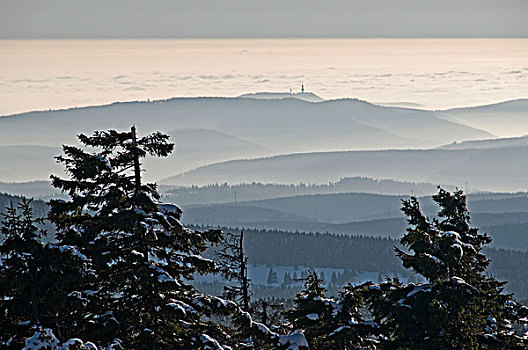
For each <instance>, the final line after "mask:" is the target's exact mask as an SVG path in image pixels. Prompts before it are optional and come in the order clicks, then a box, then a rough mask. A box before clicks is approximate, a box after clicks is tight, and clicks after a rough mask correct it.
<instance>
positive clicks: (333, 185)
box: [161, 177, 436, 205]
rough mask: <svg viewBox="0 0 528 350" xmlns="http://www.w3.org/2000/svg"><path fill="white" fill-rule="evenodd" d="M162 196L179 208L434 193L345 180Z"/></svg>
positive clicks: (196, 189) (431, 188)
mask: <svg viewBox="0 0 528 350" xmlns="http://www.w3.org/2000/svg"><path fill="white" fill-rule="evenodd" d="M161 189H162V190H164V191H165V195H166V196H167V197H168V198H169V199H170V200H172V201H175V202H178V203H180V204H181V205H191V204H209V203H230V202H234V201H235V192H236V200H238V201H249V200H257V199H269V198H276V197H284V196H297V195H304V194H330V193H341V192H366V193H379V194H392V195H395V194H396V195H403V194H415V195H428V194H432V193H434V192H435V190H436V185H433V184H429V183H415V182H403V181H395V180H389V179H381V180H378V179H372V178H368V177H345V178H342V179H341V180H339V181H337V182H329V183H327V184H303V183H301V184H295V185H294V184H287V185H286V184H263V183H257V182H253V183H243V184H228V183H222V184H211V185H205V186H189V187H187V186H178V187H172V186H161Z"/></svg>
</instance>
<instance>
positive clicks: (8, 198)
mask: <svg viewBox="0 0 528 350" xmlns="http://www.w3.org/2000/svg"><path fill="white" fill-rule="evenodd" d="M22 200H23V197H21V196H13V195H9V194H5V193H0V213H2V214H3V213H5V212H6V208H7V207H10V206H11V205H13V206H14V207H16V206H17V205H18V203H20V202H22ZM31 207H32V208H33V214H34V215H35V217H44V216H46V214H47V213H48V207H47V205H46V203H45V202H44V201H41V200H33V201H32V202H31Z"/></svg>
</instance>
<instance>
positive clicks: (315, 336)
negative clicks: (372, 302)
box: [286, 271, 372, 350]
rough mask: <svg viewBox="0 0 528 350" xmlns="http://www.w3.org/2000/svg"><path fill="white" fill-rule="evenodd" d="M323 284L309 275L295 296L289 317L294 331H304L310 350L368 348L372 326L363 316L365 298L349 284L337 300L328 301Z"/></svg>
mask: <svg viewBox="0 0 528 350" xmlns="http://www.w3.org/2000/svg"><path fill="white" fill-rule="evenodd" d="M322 283H323V281H322V280H321V279H320V278H319V277H318V276H317V273H316V272H315V271H312V272H309V273H308V276H307V278H306V281H305V284H304V289H303V290H302V291H301V292H300V293H299V294H298V295H297V296H296V297H295V299H294V308H293V309H292V310H289V311H287V312H286V318H287V319H288V320H289V321H290V322H291V324H292V327H293V329H294V330H303V331H304V334H305V336H306V339H307V340H308V343H309V345H310V349H317V350H323V349H338V350H340V349H366V348H368V347H369V346H371V345H372V342H371V340H370V339H369V338H368V334H370V333H372V330H371V327H370V325H368V324H367V323H365V322H364V321H363V319H362V318H361V315H360V311H359V309H360V307H361V305H362V299H361V295H360V293H359V292H358V291H357V290H356V288H355V287H353V286H351V285H348V286H347V287H345V288H344V290H343V291H342V292H341V294H340V295H339V297H338V298H337V299H332V298H327V297H326V296H325V293H326V289H325V288H324V287H323V284H322Z"/></svg>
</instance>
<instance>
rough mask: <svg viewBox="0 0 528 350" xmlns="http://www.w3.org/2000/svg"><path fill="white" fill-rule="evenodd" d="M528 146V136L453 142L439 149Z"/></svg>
mask: <svg viewBox="0 0 528 350" xmlns="http://www.w3.org/2000/svg"><path fill="white" fill-rule="evenodd" d="M522 146H528V135H524V136H519V137H505V138H499V139H485V140H474V141H462V142H453V143H450V144H448V145H443V146H440V147H438V149H447V150H454V149H468V148H470V149H483V148H502V147H522Z"/></svg>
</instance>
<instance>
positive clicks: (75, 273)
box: [0, 198, 90, 349]
mask: <svg viewBox="0 0 528 350" xmlns="http://www.w3.org/2000/svg"><path fill="white" fill-rule="evenodd" d="M38 221H40V220H38V219H35V218H34V217H33V211H32V209H31V201H28V200H26V199H25V198H24V199H23V201H22V202H21V203H19V204H18V210H17V208H16V207H15V206H14V205H13V204H11V206H10V207H8V208H7V213H6V214H5V215H4V219H3V220H2V223H1V230H0V231H1V234H2V236H3V239H2V241H1V244H0V315H1V317H0V348H1V347H6V348H19V349H20V348H22V346H23V344H24V340H25V339H26V338H28V337H29V336H30V335H31V334H32V333H33V332H34V330H35V329H38V328H40V327H53V328H54V329H56V332H57V333H58V334H60V335H61V336H62V337H64V338H65V339H68V337H70V336H72V335H77V334H78V332H81V331H82V330H80V329H79V328H78V327H77V320H80V319H82V318H83V317H84V316H85V314H83V313H82V310H83V304H84V303H85V300H83V299H82V298H79V294H78V292H76V291H75V289H74V287H75V286H78V285H81V284H82V283H81V282H82V281H83V279H89V277H90V276H89V269H87V268H86V267H87V264H88V265H89V261H88V259H87V258H86V257H85V256H84V255H82V254H80V253H79V251H78V250H77V249H76V248H75V247H72V246H59V245H56V244H50V243H43V242H42V237H43V236H44V235H45V232H43V231H41V230H40V229H39V228H38V227H37V223H38Z"/></svg>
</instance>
